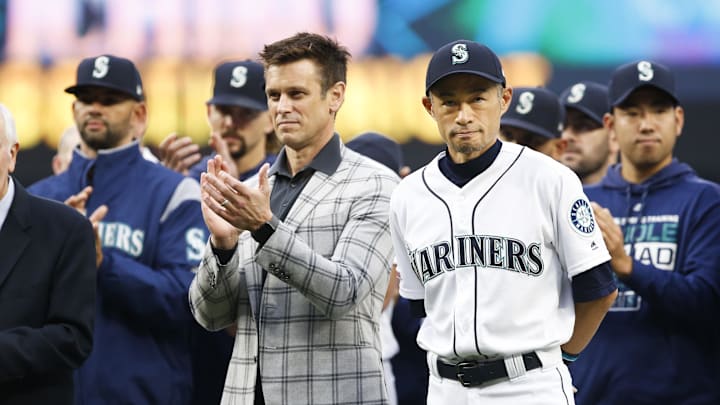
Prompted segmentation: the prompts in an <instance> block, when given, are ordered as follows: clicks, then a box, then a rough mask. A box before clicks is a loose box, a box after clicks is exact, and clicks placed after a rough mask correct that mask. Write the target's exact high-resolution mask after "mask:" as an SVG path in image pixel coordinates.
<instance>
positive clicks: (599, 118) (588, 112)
mask: <svg viewBox="0 0 720 405" xmlns="http://www.w3.org/2000/svg"><path fill="white" fill-rule="evenodd" d="M564 106H565V109H569V108H574V109H576V110H578V111H580V112H581V113H583V114H585V115H587V116H588V117H590V118H592V120H593V121H595V122H599V123H600V124H602V123H603V116H602V115H600V116H598V115H597V114H596V113H595V111H593V110H591V109H590V108H588V107H585V106H584V105H580V104H568V103H564ZM603 115H604V113H603Z"/></svg>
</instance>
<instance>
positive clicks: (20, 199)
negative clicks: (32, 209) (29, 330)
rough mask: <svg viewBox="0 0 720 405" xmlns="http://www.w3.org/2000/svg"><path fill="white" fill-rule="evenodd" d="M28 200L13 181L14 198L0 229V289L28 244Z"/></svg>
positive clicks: (22, 190) (18, 185) (25, 194)
mask: <svg viewBox="0 0 720 405" xmlns="http://www.w3.org/2000/svg"><path fill="white" fill-rule="evenodd" d="M13 181H15V180H14V179H13ZM29 199H30V198H29V196H28V194H27V192H26V191H25V189H23V188H22V187H21V186H20V184H18V182H17V181H15V197H14V198H13V202H12V205H10V211H9V212H8V216H7V218H6V219H5V223H4V224H3V227H2V229H0V287H2V284H3V283H4V282H5V279H6V278H7V276H8V275H9V274H10V271H11V270H12V269H13V266H15V263H17V261H18V259H19V258H20V256H21V255H22V253H23V251H24V250H25V248H26V247H27V246H28V245H29V244H30V235H28V234H27V232H26V229H27V228H28V227H29V226H30V225H29V224H28V221H27V219H28V218H27V214H28V208H29V207H28V204H29V203H30V201H29Z"/></svg>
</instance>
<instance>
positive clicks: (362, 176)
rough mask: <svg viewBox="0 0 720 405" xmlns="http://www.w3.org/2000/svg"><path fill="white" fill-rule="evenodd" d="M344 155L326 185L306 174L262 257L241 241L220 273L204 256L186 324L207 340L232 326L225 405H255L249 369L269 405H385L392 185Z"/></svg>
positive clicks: (373, 167)
mask: <svg viewBox="0 0 720 405" xmlns="http://www.w3.org/2000/svg"><path fill="white" fill-rule="evenodd" d="M342 155H343V160H342V162H341V163H340V166H339V167H338V169H337V170H336V172H335V173H334V174H333V175H331V176H327V175H326V174H324V173H322V172H316V173H315V174H314V175H313V178H312V179H311V180H310V182H309V183H308V184H307V186H306V187H305V189H304V190H303V192H302V194H301V195H300V196H299V197H298V199H297V201H296V202H295V204H294V205H293V207H292V209H291V210H290V213H289V214H288V216H287V218H286V219H285V221H284V222H281V223H280V226H279V227H278V229H277V230H276V231H275V232H274V234H273V235H272V236H271V237H270V239H268V241H267V242H266V243H265V245H264V246H263V247H262V248H261V249H259V250H258V249H257V243H256V242H255V241H254V240H253V239H252V237H251V236H250V233H249V232H244V233H242V234H241V235H240V238H239V242H238V248H237V250H236V252H235V254H234V255H233V257H232V259H231V260H230V262H228V263H227V265H225V266H220V265H218V263H217V260H216V258H215V257H214V256H213V254H212V250H211V249H210V247H209V246H208V247H207V248H206V250H205V257H204V259H203V261H202V264H201V267H200V269H199V271H198V273H197V275H196V277H195V279H194V281H193V283H192V285H191V287H190V292H189V296H190V302H191V309H192V312H193V314H194V316H195V319H197V321H198V322H199V323H200V324H201V325H203V326H204V327H205V328H207V329H209V330H219V329H222V328H225V327H227V326H230V325H231V324H233V323H234V322H237V335H236V337H235V348H234V350H233V356H232V360H231V362H230V367H229V369H228V374H227V378H226V380H225V390H224V393H223V399H222V403H223V404H233V405H234V404H248V405H250V404H252V403H253V398H254V389H255V378H256V372H257V361H258V360H259V361H260V368H261V375H262V386H263V393H264V396H265V402H266V403H267V404H385V403H387V395H386V391H385V384H384V378H383V371H382V370H383V368H382V361H381V353H380V337H379V334H378V329H379V319H380V312H381V308H382V301H383V296H384V294H385V290H386V289H387V280H388V274H389V269H390V265H391V256H392V243H391V240H390V231H389V225H388V222H389V221H388V220H389V204H390V195H391V193H392V191H393V189H394V188H395V186H396V184H397V182H398V181H399V178H398V177H397V176H396V175H395V174H394V173H393V172H392V171H390V170H389V169H386V168H385V167H384V166H381V165H380V164H378V163H376V162H374V161H372V160H370V159H368V158H365V157H363V156H361V155H359V154H357V153H355V152H353V151H351V150H350V149H347V148H345V147H342ZM272 181H273V178H271V183H272ZM263 269H265V270H267V271H268V273H269V274H268V277H267V280H266V282H265V285H264V287H263V285H262V272H263V271H265V270H263Z"/></svg>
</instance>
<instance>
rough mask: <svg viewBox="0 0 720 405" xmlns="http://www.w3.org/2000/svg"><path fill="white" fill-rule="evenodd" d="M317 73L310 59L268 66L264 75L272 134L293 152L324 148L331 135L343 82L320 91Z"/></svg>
mask: <svg viewBox="0 0 720 405" xmlns="http://www.w3.org/2000/svg"><path fill="white" fill-rule="evenodd" d="M320 72H321V70H320V68H319V66H318V65H317V64H316V63H315V62H313V61H312V60H310V59H301V60H298V61H296V62H290V63H286V64H281V65H270V66H268V67H267V69H266V72H265V83H266V84H265V93H266V94H267V98H268V108H269V112H270V118H271V119H272V123H273V127H274V128H275V134H276V135H277V136H278V138H279V139H280V142H282V143H283V144H284V145H286V146H287V147H289V148H291V149H294V150H296V151H299V150H303V149H305V148H308V147H311V148H314V147H315V146H322V145H325V143H326V142H327V140H328V139H330V137H332V135H333V133H334V123H335V113H337V111H338V110H339V109H340V106H341V105H342V102H343V100H344V95H345V83H343V82H337V83H335V84H333V85H331V86H330V88H329V89H328V90H327V91H323V90H322V86H321V83H322V81H321V75H320ZM313 145H314V146H313Z"/></svg>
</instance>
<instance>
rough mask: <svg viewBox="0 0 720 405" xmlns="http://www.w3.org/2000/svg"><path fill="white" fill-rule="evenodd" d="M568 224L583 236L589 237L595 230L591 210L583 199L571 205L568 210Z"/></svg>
mask: <svg viewBox="0 0 720 405" xmlns="http://www.w3.org/2000/svg"><path fill="white" fill-rule="evenodd" d="M570 223H571V224H572V226H573V228H575V230H576V231H578V232H580V233H581V234H583V235H590V234H591V233H593V231H594V230H595V218H594V217H593V213H592V208H591V207H590V204H589V203H588V202H587V201H586V200H585V199H582V198H579V199H577V200H575V202H574V203H573V205H572V208H570Z"/></svg>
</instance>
